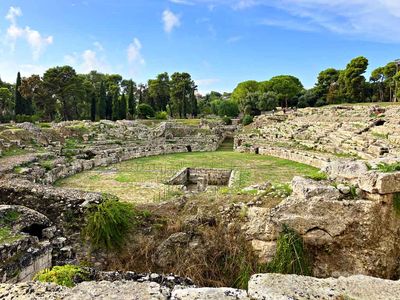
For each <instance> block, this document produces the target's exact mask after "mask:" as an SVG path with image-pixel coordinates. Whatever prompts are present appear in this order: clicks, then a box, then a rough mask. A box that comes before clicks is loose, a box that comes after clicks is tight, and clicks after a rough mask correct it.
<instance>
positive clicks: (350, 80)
mask: <svg viewBox="0 0 400 300" xmlns="http://www.w3.org/2000/svg"><path fill="white" fill-rule="evenodd" d="M367 67H368V59H366V58H365V57H363V56H359V57H356V58H354V59H352V60H351V61H350V63H349V64H348V65H347V67H346V69H345V70H344V71H343V72H341V73H340V76H339V86H340V89H341V93H342V95H344V96H345V97H346V98H347V99H348V101H350V102H363V101H364V97H365V90H364V88H365V77H364V76H363V74H364V73H365V71H366V70H367Z"/></svg>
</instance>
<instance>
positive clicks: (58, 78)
mask: <svg viewBox="0 0 400 300" xmlns="http://www.w3.org/2000/svg"><path fill="white" fill-rule="evenodd" d="M196 90H197V86H196V84H195V82H194V81H193V80H192V78H191V76H190V74H188V73H174V74H172V75H171V77H170V76H169V75H168V73H162V74H159V75H158V76H157V77H156V78H155V79H150V80H149V81H148V83H147V84H136V83H135V82H134V81H133V80H131V79H124V78H123V77H122V76H121V75H119V74H102V73H98V72H97V71H91V72H90V73H88V74H77V73H76V71H75V70H74V69H73V68H72V67H70V66H62V67H54V68H50V69H48V70H47V71H46V72H45V73H44V74H43V76H39V75H32V76H30V77H23V78H21V74H20V73H18V74H17V80H16V84H15V85H11V84H8V83H5V82H2V81H0V121H3V122H5V121H10V120H16V121H38V120H41V121H67V120H81V119H90V120H92V121H95V120H101V119H109V120H122V119H133V118H136V117H139V118H152V117H156V116H158V117H160V118H167V117H168V115H169V116H171V117H179V118H185V117H187V116H197V114H198V105H197V98H196V96H195V93H196Z"/></svg>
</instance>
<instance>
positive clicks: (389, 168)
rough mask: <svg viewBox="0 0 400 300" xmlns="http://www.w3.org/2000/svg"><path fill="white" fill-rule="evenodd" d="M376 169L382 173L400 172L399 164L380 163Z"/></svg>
mask: <svg viewBox="0 0 400 300" xmlns="http://www.w3.org/2000/svg"><path fill="white" fill-rule="evenodd" d="M377 167H378V170H379V171H381V172H383V173H390V172H397V171H400V162H397V163H394V164H386V163H380V164H378V166H377Z"/></svg>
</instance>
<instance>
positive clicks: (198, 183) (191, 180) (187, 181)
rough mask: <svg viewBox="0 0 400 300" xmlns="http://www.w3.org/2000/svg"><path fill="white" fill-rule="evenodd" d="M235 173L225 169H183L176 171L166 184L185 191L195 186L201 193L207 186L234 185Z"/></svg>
mask: <svg viewBox="0 0 400 300" xmlns="http://www.w3.org/2000/svg"><path fill="white" fill-rule="evenodd" d="M234 179H235V171H233V170H225V169H205V168H183V169H182V170H180V171H178V172H177V173H176V174H175V175H174V176H173V177H172V178H171V179H169V180H168V181H167V182H166V184H169V185H181V186H183V187H185V188H186V189H191V190H193V189H192V188H191V187H193V186H195V187H196V189H197V191H199V192H203V191H205V190H206V189H207V187H208V186H229V187H231V186H232V185H233V183H234Z"/></svg>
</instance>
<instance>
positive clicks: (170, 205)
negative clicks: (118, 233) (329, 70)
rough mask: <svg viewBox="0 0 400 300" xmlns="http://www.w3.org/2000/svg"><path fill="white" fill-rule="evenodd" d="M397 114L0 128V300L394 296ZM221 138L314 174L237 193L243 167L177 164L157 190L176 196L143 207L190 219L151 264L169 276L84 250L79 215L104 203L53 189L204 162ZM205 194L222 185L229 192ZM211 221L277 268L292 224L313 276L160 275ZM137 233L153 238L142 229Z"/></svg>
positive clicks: (390, 109) (199, 239) (361, 111)
mask: <svg viewBox="0 0 400 300" xmlns="http://www.w3.org/2000/svg"><path fill="white" fill-rule="evenodd" d="M399 116H400V106H397V105H390V106H380V107H378V106H372V105H352V106H350V105H346V106H329V107H324V108H318V109H317V108H307V109H299V110H296V111H291V112H288V113H285V114H284V113H281V112H280V113H276V114H273V115H272V114H271V115H263V116H260V117H258V118H257V119H256V120H255V122H254V123H253V124H251V125H249V126H246V127H241V126H239V125H238V126H236V125H232V126H225V125H223V124H222V123H219V122H217V121H207V120H202V121H201V122H199V123H198V124H195V125H193V124H190V125H188V124H185V123H180V122H177V121H171V122H162V123H157V124H150V123H149V124H147V123H144V122H138V121H117V122H110V121H101V122H98V123H91V122H82V121H76V122H63V123H58V124H36V125H34V124H30V123H23V124H3V125H0V153H2V155H3V157H2V158H0V226H1V227H0V233H1V234H0V258H1V263H0V278H1V282H2V284H0V298H1V299H62V298H65V299H182V300H183V299H254V300H258V299H260V300H261V299H338V300H339V299H399V295H400V283H399V282H398V279H399V277H400V263H399V257H400V243H399V233H400V155H399V154H400V117H399ZM230 138H234V146H233V147H234V152H232V153H233V154H234V155H239V154H240V153H243V155H251V158H252V159H258V157H264V156H265V159H268V157H275V158H279V159H280V160H279V161H278V162H279V164H280V165H285V164H289V162H288V161H292V162H297V163H299V164H298V165H296V166H297V167H298V168H299V169H300V167H301V168H306V167H307V166H304V165H308V166H309V167H307V168H310V169H307V170H311V168H312V167H314V168H318V169H321V170H322V171H321V172H319V173H317V174H319V176H309V175H307V174H303V175H304V176H295V175H296V174H292V173H291V175H290V176H289V175H288V176H287V179H288V180H287V181H291V184H290V185H291V186H290V191H289V192H288V191H286V192H282V191H280V190H279V185H278V184H275V183H274V182H272V184H271V183H270V182H266V180H264V181H261V180H260V178H259V177H254V178H256V179H255V180H254V182H251V185H249V186H247V187H245V186H240V185H238V183H237V180H238V179H237V178H239V177H240V173H241V172H242V173H243V172H247V173H246V174H248V175H246V176H248V177H246V178H250V177H249V176H251V172H253V171H252V170H251V169H250V170H246V169H245V168H242V169H237V170H236V169H235V168H234V167H232V168H225V167H224V168H220V165H219V164H218V163H215V164H216V165H215V167H214V168H207V167H199V166H195V165H191V164H190V163H188V165H185V166H183V167H184V168H181V167H182V166H179V168H178V169H180V170H179V172H177V173H174V174H173V175H174V176H172V177H171V176H169V175H171V174H168V180H169V182H165V184H172V185H177V186H179V189H180V190H181V191H182V193H180V194H178V195H175V197H172V198H171V199H168V201H159V202H157V203H152V204H151V205H150V206H149V207H150V208H149V207H147V208H148V209H152V210H154V211H157V213H158V214H160V215H161V216H162V217H163V218H164V219H165V218H170V219H174V218H178V215H179V213H176V212H177V211H178V212H183V211H185V213H186V215H185V217H187V218H186V220H185V222H184V224H183V225H182V226H181V227H180V228H179V230H177V231H176V232H174V233H172V234H171V235H169V236H163V239H161V238H160V237H158V238H159V239H158V240H157V243H159V245H156V246H157V247H156V248H155V252H154V253H153V256H152V258H151V259H152V260H154V261H155V265H157V266H158V268H159V269H158V270H165V272H164V273H165V274H167V275H161V274H157V273H142V270H139V271H138V270H136V269H131V268H129V267H128V268H127V269H124V268H122V267H121V268H118V269H115V270H110V268H109V266H110V261H112V260H115V258H110V257H107V256H105V255H104V254H101V253H96V252H93V253H89V254H88V252H90V251H88V249H87V247H86V245H85V244H84V243H83V242H82V239H81V234H80V232H81V229H82V226H83V224H84V221H85V220H84V216H85V211H86V210H87V209H88V208H89V207H93V206H95V205H98V204H100V203H101V202H103V201H104V198H105V197H106V196H105V195H104V194H103V193H96V192H88V191H80V190H76V189H71V188H70V187H69V188H67V187H64V186H63V187H60V186H59V184H57V182H60V180H61V182H62V180H63V179H65V178H66V179H68V178H74V177H73V176H79V175H80V174H84V176H89V174H92V173H90V172H93V170H103V172H105V171H107V172H110V170H111V171H113V172H116V171H115V170H114V169H113V168H117V167H114V166H118V164H121V163H123V162H124V161H125V162H129V161H131V160H132V159H139V160H140V159H143V158H144V157H153V156H154V157H159V156H162V158H161V159H165V160H167V159H168V158H169V157H170V156H169V155H171V154H174V155H180V154H183V153H187V154H188V155H190V154H191V153H193V155H195V154H196V152H205V153H206V152H207V153H210V152H211V153H213V152H214V151H216V150H218V149H219V148H220V147H221V145H223V144H224V141H227V140H228V139H230ZM177 153H178V154H177ZM243 157H245V156H243ZM189 161H190V156H189ZM220 163H221V164H222V162H220ZM257 163H258V162H256V164H257ZM260 163H261V161H260ZM225 165H228V163H226V164H225ZM225 165H224V166H225ZM99 168H100V169H99ZM101 168H103V169H101ZM110 168H111V169H110ZM104 170H105V171H104ZM259 171H260V172H261V171H262V170H261V169H255V170H254V172H259ZM264 171H265V172H267V173H268V172H273V171H274V170H272V169H271V170H268V169H267V170H264ZM305 173H307V172H305ZM85 174H87V175H85ZM96 174H97V173H96ZM107 174H108V173H107ZM297 175H302V174H301V172H300V173H299V174H297ZM95 178H99V176H97V175H96V177H95ZM80 180H83V179H82V177H81V179H80ZM163 180H164V179H163ZM243 182H244V183H248V182H249V181H243ZM244 183H243V184H244ZM235 184H236V185H235ZM61 185H62V184H61ZM189 185H190V187H189ZM213 186H224V188H223V191H224V193H225V194H224V193H222V192H221V191H219V192H216V191H214V188H213ZM193 189H194V190H193ZM221 189H222V188H221ZM102 191H103V190H100V191H99V192H102ZM226 191H231V192H228V193H227V194H226ZM217 193H219V194H218V197H219V198H218V199H219V200H218V201H219V202H218V203H217V204H216V205H214V206H212V208H211V206H208V203H207V200H209V201H211V200H210V199H211V198H212V197H214V196H212V195H215V194H217ZM221 195H222V196H221ZM199 199H201V203H200V200H199ZM213 199H214V198H213ZM232 199H234V200H235V201H231V200H232ZM196 201H198V202H196ZM213 201H214V200H213ZM215 201H217V200H215ZM204 203H206V204H204ZM199 207H201V208H202V209H199ZM179 209H180V210H179ZM212 209H215V211H214V210H212ZM168 213H169V215H168ZM149 222H150V221H149ZM216 224H218V225H216ZM157 225H159V224H157ZM149 226H150V225H149ZM213 226H214V227H215V226H222V227H224V228H227V234H230V235H237V236H238V235H239V234H240V235H242V236H243V237H245V240H246V244H248V245H249V247H251V251H253V252H252V253H254V256H255V257H256V260H257V261H258V262H259V263H261V264H265V263H268V262H271V261H272V260H273V259H274V256H275V253H276V252H277V244H278V240H279V236H280V234H281V232H282V230H283V228H286V227H289V228H291V229H293V230H294V231H295V232H297V233H298V234H299V235H300V236H301V238H302V239H303V241H304V247H305V249H306V251H307V255H308V256H309V258H310V262H311V264H310V268H311V270H310V274H311V275H312V276H313V277H306V276H297V275H281V274H273V273H260V274H255V275H253V276H251V278H250V279H249V280H248V288H247V289H235V288H231V287H218V286H219V285H218V284H216V285H215V286H217V287H206V286H201V287H199V284H198V283H197V282H196V281H195V282H193V281H192V280H190V279H188V278H182V277H178V276H174V275H168V271H167V270H168V268H171V270H172V268H173V267H174V266H176V264H177V260H180V259H182V257H183V256H182V257H177V256H176V255H175V253H176V252H173V251H171V249H175V250H176V249H178V248H179V250H180V251H181V252H180V253H185V254H184V255H186V256H184V257H189V258H190V255H191V254H192V253H199V252H201V249H206V251H208V250H207V249H209V248H207V247H208V245H209V243H207V240H206V239H204V236H201V235H200V234H199V233H198V231H200V230H202V229H199V228H204V227H213ZM150 227H151V228H153V229H154V228H155V227H156V226H155V224H151V226H150ZM146 228H147V229H148V228H149V227H146ZM138 234H139V233H138ZM140 234H142V235H143V236H147V237H148V238H150V239H154V238H155V235H152V233H149V232H145V230H144V229H143V232H141V233H140ZM138 253H139V252H136V253H131V254H130V255H131V256H134V255H135V254H138ZM88 255H89V256H88ZM117 256H118V255H117ZM121 256H122V254H121ZM139 259H140V260H145V259H147V258H144V257H139ZM193 259H194V258H193ZM87 260H89V262H88V261H87ZM84 262H85V263H88V265H90V267H87V270H88V271H87V272H88V274H89V275H88V278H86V280H85V281H84V282H80V281H82V280H79V279H77V282H76V286H75V287H73V288H68V287H61V286H56V285H54V284H49V283H41V282H37V281H31V280H32V279H33V277H34V275H35V274H36V273H37V272H38V271H41V270H43V269H45V268H49V267H51V266H56V265H65V264H82V265H83V263H84ZM89 263H90V264H89ZM116 265H117V266H121V265H118V264H116ZM174 270H175V269H174ZM148 271H153V270H148ZM134 272H136V273H134ZM178 275H181V274H178ZM246 285H247V281H246Z"/></svg>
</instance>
